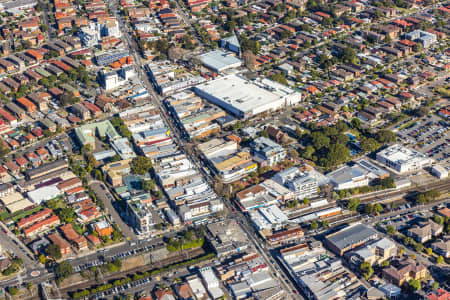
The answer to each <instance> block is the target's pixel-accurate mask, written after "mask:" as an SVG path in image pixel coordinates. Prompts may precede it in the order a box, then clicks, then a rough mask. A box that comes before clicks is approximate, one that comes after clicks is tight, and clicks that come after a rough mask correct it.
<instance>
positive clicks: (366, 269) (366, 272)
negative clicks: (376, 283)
mask: <svg viewBox="0 0 450 300" xmlns="http://www.w3.org/2000/svg"><path fill="white" fill-rule="evenodd" d="M360 270H361V273H362V275H363V276H364V278H365V279H366V280H369V278H370V277H372V275H373V268H372V266H371V265H370V263H368V262H363V263H362V264H361V266H360Z"/></svg>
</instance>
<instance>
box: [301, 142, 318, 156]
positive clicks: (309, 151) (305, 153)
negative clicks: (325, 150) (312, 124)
mask: <svg viewBox="0 0 450 300" xmlns="http://www.w3.org/2000/svg"><path fill="white" fill-rule="evenodd" d="M314 152H316V149H314V147H313V146H311V145H308V146H306V148H305V150H304V151H303V153H302V156H303V157H304V158H306V159H311V158H312V156H313V154H314Z"/></svg>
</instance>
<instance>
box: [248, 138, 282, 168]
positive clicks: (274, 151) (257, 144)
mask: <svg viewBox="0 0 450 300" xmlns="http://www.w3.org/2000/svg"><path fill="white" fill-rule="evenodd" d="M250 147H251V148H252V151H253V156H254V159H255V160H256V161H257V162H259V163H260V164H262V163H263V162H264V164H267V165H269V166H273V165H275V164H277V163H280V162H282V161H283V160H284V159H285V157H286V150H284V148H283V147H282V146H281V145H279V144H277V143H275V142H274V141H272V140H270V139H268V138H266V137H259V138H257V139H255V140H253V141H252V142H251V143H250Z"/></svg>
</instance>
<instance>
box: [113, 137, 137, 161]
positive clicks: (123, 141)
mask: <svg viewBox="0 0 450 300" xmlns="http://www.w3.org/2000/svg"><path fill="white" fill-rule="evenodd" d="M111 148H113V149H114V150H115V151H116V152H117V154H119V155H120V157H121V158H122V159H129V158H134V157H136V153H134V151H133V149H132V145H131V144H130V141H128V139H127V138H118V139H115V140H113V141H112V142H111Z"/></svg>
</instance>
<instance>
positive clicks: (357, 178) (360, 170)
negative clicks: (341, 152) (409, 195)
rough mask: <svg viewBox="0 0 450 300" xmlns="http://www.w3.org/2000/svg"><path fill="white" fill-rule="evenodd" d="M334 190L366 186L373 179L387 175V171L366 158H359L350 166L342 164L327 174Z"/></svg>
mask: <svg viewBox="0 0 450 300" xmlns="http://www.w3.org/2000/svg"><path fill="white" fill-rule="evenodd" d="M327 177H328V178H329V179H330V182H331V183H332V184H333V185H334V189H335V190H344V189H352V188H357V187H362V186H367V185H368V184H369V183H370V182H371V181H372V180H374V179H383V178H386V177H389V172H387V171H385V170H383V169H381V168H379V167H377V166H376V165H374V164H372V163H371V162H369V161H368V160H365V159H361V160H359V161H357V162H356V163H355V164H354V165H352V166H344V167H342V168H339V169H337V170H335V171H332V172H330V173H328V174H327Z"/></svg>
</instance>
